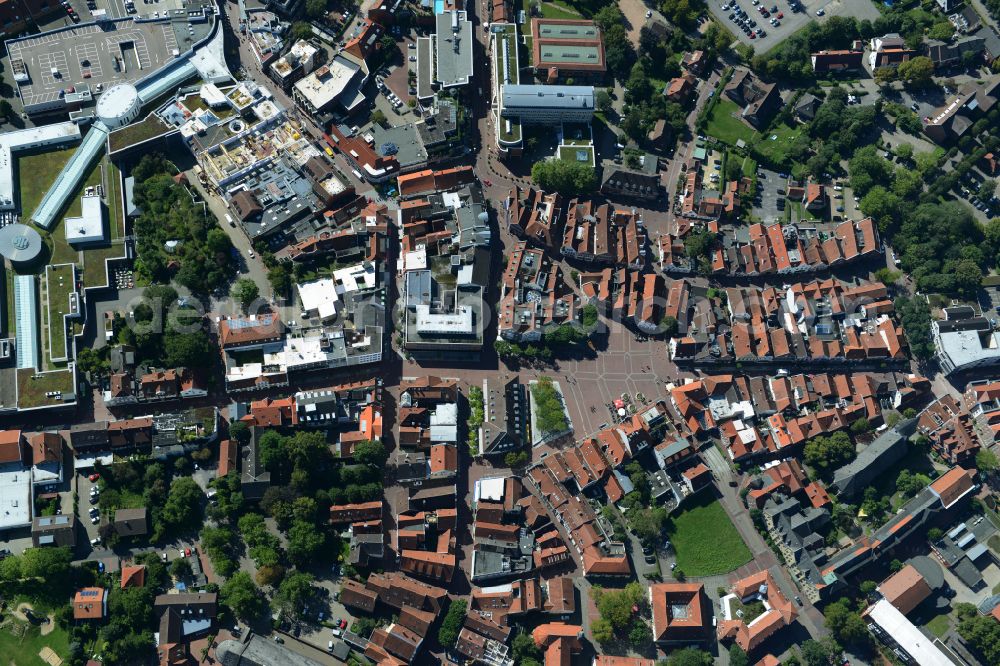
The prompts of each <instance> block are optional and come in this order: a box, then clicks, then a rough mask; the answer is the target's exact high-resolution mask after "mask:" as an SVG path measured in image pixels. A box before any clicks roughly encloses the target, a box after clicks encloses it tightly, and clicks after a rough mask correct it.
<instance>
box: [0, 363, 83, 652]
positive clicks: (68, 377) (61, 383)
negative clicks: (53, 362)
mask: <svg viewBox="0 0 1000 666" xmlns="http://www.w3.org/2000/svg"><path fill="white" fill-rule="evenodd" d="M52 391H62V392H63V393H64V394H66V393H71V392H72V391H73V373H71V372H70V371H69V370H56V371H53V372H41V373H39V372H36V371H35V370H34V369H32V368H22V369H20V370H18V371H17V406H18V407H19V408H21V409H25V408H28V407H42V406H49V405H56V404H61V403H62V399H61V398H49V397H46V395H45V394H46V393H49V392H52ZM0 654H2V652H0Z"/></svg>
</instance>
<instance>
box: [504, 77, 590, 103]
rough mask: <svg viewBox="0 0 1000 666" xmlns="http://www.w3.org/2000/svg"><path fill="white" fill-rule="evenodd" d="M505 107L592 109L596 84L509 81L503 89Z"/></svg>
mask: <svg viewBox="0 0 1000 666" xmlns="http://www.w3.org/2000/svg"><path fill="white" fill-rule="evenodd" d="M500 94H501V96H502V98H503V99H502V106H503V108H505V109H527V108H534V109H567V108H570V109H592V108H594V86H544V85H519V84H512V83H508V84H505V85H504V86H503V88H502V89H501V93H500Z"/></svg>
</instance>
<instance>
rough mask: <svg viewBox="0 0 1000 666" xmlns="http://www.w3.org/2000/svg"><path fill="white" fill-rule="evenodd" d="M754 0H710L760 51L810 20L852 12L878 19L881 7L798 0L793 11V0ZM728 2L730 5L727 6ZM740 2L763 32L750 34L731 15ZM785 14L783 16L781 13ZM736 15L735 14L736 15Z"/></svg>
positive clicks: (842, 1) (723, 19) (730, 26)
mask: <svg viewBox="0 0 1000 666" xmlns="http://www.w3.org/2000/svg"><path fill="white" fill-rule="evenodd" d="M752 2H753V0H738V1H737V2H736V3H735V4H734V3H732V2H729V3H727V2H726V1H725V0H710V1H709V3H708V6H709V9H710V10H711V12H712V14H714V15H715V17H716V18H717V19H718V20H719V21H720V22H721V23H722V24H723V25H725V26H726V28H728V29H729V30H731V31H732V32H733V34H734V35H735V36H736V38H737V39H739V40H740V41H741V42H743V43H745V44H749V45H751V46H753V47H754V51H755V52H756V53H766V52H767V51H770V50H771V49H772V48H774V47H775V46H777V44H778V43H779V42H780V41H781V40H783V39H785V38H786V37H788V36H789V35H791V34H793V33H795V32H797V31H798V30H799V29H800V28H802V27H803V26H805V25H806V24H807V23H809V21H820V22H822V21H825V20H826V19H827V17H829V16H838V15H840V16H852V17H854V18H856V19H858V20H861V19H866V18H867V19H870V20H874V19H877V18H878V17H879V11H878V8H877V7H876V6H875V5H874V4H873V3H870V2H856V1H855V2H851V1H850V0H801V1H800V2H798V3H797V5H798V7H799V8H800V9H799V10H798V11H792V9H791V6H792V5H791V4H790V3H789V0H760V2H758V4H757V5H753V4H751V3H752ZM724 6H726V7H728V9H725V10H724V9H723V7H724ZM734 6H738V7H740V8H741V9H742V10H743V11H745V12H746V13H747V14H748V17H747V18H749V19H750V20H752V21H754V22H756V24H757V25H756V26H752V27H753V29H754V30H757V29H761V30H763V31H764V35H763V36H758V35H754V37H750V36H749V35H747V34H746V33H745V32H744V31H743V29H742V28H741V27H740V26H738V25H737V24H736V23H735V21H734V20H731V19H730V18H729V17H730V16H731V15H732V14H733V7H734ZM759 7H766V9H767V10H768V12H769V13H770V16H769V17H765V16H763V15H762V14H761V12H760V9H759ZM817 11H820V12H822V16H817V14H816V12H817ZM778 14H781V15H782V16H781V18H777V15H778ZM734 18H735V17H734ZM771 18H776V19H777V21H778V23H779V25H777V26H774V25H772V24H771V23H770V20H771Z"/></svg>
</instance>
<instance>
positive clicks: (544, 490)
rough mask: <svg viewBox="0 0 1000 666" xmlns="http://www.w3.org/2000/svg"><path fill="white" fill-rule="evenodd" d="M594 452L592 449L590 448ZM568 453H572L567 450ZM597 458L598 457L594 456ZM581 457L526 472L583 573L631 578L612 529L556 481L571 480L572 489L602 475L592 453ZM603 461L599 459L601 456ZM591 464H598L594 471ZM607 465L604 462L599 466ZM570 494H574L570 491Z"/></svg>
mask: <svg viewBox="0 0 1000 666" xmlns="http://www.w3.org/2000/svg"><path fill="white" fill-rule="evenodd" d="M592 450H593V451H595V452H596V447H593V449H592ZM568 451H576V449H569V450H568ZM597 457H601V456H600V454H599V453H597ZM587 458H591V459H592V460H587V459H585V458H584V456H583V454H582V453H577V454H576V455H575V456H571V457H565V458H563V460H562V462H560V463H558V464H555V463H547V464H542V465H536V466H534V467H532V468H531V470H530V471H529V477H528V478H529V479H530V480H531V481H532V482H533V483H534V484H535V486H536V487H537V488H538V490H539V493H540V494H541V496H542V497H543V498H544V499H543V502H544V503H546V504H547V507H546V508H547V509H548V511H549V513H550V514H551V516H552V518H553V522H554V523H558V524H560V525H562V526H563V528H564V529H565V530H566V532H567V533H568V534H569V539H570V544H569V545H570V546H571V547H572V548H573V549H575V550H576V552H577V554H578V555H579V557H580V559H581V561H582V564H583V567H582V568H583V574H584V575H585V576H590V577H609V578H619V577H623V576H630V575H632V571H631V567H630V565H629V562H628V556H627V554H626V548H625V546H624V544H623V543H621V542H620V541H617V540H616V539H615V534H614V530H613V527H612V526H611V524H610V523H608V522H607V521H606V520H604V518H603V517H601V516H599V515H598V514H597V513H596V511H595V510H594V508H593V507H592V506H591V505H590V503H589V502H588V501H587V500H586V499H583V498H582V497H581V495H579V494H570V492H571V491H570V490H569V489H568V486H565V485H564V484H563V483H562V482H561V481H559V480H558V479H559V478H562V479H565V480H566V481H569V480H570V479H573V485H574V487H579V484H581V483H584V484H586V486H587V487H589V486H590V485H593V484H596V483H597V482H598V481H599V480H600V478H601V477H599V476H597V475H598V474H599V473H600V474H603V473H606V471H605V472H601V470H602V469H603V470H607V469H608V468H607V467H603V468H602V467H600V465H599V464H598V463H597V461H596V460H594V459H593V458H595V456H594V455H593V454H591V455H589V456H587ZM602 459H603V457H602ZM593 464H598V465H599V467H598V469H597V470H595V469H594V468H593V466H592V465H593ZM603 464H604V465H605V466H606V465H607V463H606V461H605V462H604V463H603ZM573 492H574V493H575V492H576V491H573Z"/></svg>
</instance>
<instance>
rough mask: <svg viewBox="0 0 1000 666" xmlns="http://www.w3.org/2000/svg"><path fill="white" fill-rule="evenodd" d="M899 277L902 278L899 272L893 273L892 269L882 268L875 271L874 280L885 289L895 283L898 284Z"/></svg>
mask: <svg viewBox="0 0 1000 666" xmlns="http://www.w3.org/2000/svg"><path fill="white" fill-rule="evenodd" d="M901 277H903V274H902V273H900V272H899V271H894V270H893V269H891V268H889V267H887V266H883V267H882V268H879V269H878V270H876V271H875V279H876V280H878V281H879V282H881V283H882V284H884V285H885V286H887V287H889V286H892V285H894V284H896V283H897V282H899V279H900V278H901Z"/></svg>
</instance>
